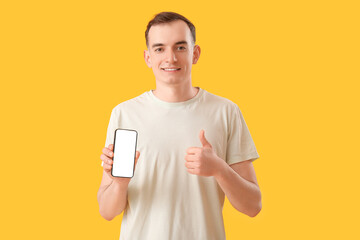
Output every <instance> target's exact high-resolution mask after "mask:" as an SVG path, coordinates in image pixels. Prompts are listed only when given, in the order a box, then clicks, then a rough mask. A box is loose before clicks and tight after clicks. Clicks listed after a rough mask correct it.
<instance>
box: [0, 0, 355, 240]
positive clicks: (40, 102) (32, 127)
mask: <svg viewBox="0 0 360 240" xmlns="http://www.w3.org/2000/svg"><path fill="white" fill-rule="evenodd" d="M356 2H357V1H242V2H239V1H228V0H224V1H219V2H218V1H216V2H211V1H197V2H193V1H188V0H183V1H144V2H138V1H2V2H1V3H0V26H1V29H0V34H1V37H0V41H1V45H0V61H1V62H0V78H1V94H0V97H1V99H0V100H1V101H0V102H1V124H0V127H1V129H0V130H1V163H2V165H1V175H0V178H1V205H0V207H1V209H0V210H1V231H0V239H118V238H119V234H120V224H121V218H122V216H118V217H116V218H115V219H114V220H113V221H111V222H108V221H106V220H104V219H103V218H102V217H101V216H100V214H99V212H98V203H97V200H96V194H97V190H98V187H99V184H100V180H101V175H102V168H101V166H100V164H101V160H100V154H101V149H102V148H103V146H104V143H105V137H106V129H107V125H108V121H109V118H110V113H111V109H112V108H113V107H115V106H116V105H117V104H118V103H120V102H122V101H125V100H127V99H130V98H133V97H135V96H138V95H140V94H142V93H143V92H145V91H148V90H150V89H154V88H155V79H154V76H153V73H152V71H151V69H149V68H148V67H147V66H146V65H145V62H144V60H143V50H144V49H145V38H144V32H145V28H146V25H147V23H148V21H149V20H150V19H151V18H152V17H153V15H154V14H156V13H158V12H160V11H175V12H178V13H180V14H183V15H184V16H185V17H187V18H189V19H190V20H191V21H192V22H193V23H194V24H195V26H196V29H197V44H199V45H200V47H201V49H202V52H201V57H200V60H199V62H198V63H197V64H196V65H194V66H193V75H192V80H193V85H194V86H200V87H202V88H204V89H206V90H207V91H209V92H212V93H214V94H217V95H220V96H223V97H226V98H228V99H230V100H232V101H234V102H235V103H237V104H238V106H239V107H240V109H241V111H242V113H243V115H244V118H245V120H246V123H247V124H248V127H249V129H250V132H251V135H252V137H253V139H254V142H255V144H256V147H257V150H258V152H259V155H260V158H259V159H258V160H257V161H255V162H254V166H255V170H256V174H257V178H258V182H259V185H260V188H261V192H262V203H263V209H262V211H261V212H260V214H259V215H258V216H256V217H255V218H250V217H248V216H246V215H244V214H242V213H239V212H237V211H236V210H235V209H234V208H232V206H231V205H230V204H229V202H228V201H226V203H225V206H224V211H223V212H224V221H225V230H226V235H227V239H230V240H233V239H234V240H236V239H359V238H360V235H359V231H358V227H359V225H358V224H359V220H358V218H359V214H360V209H359V202H360V198H359V194H358V192H359V183H360V181H359V180H360V179H359V170H360V169H359V160H360V159H359V154H358V147H359V133H360V132H359V122H360V121H359V115H358V112H359V102H360V101H359V84H358V82H359V80H360V74H359V66H360V61H359V56H360V51H359V42H360V39H359V35H358V34H359V22H360V21H359V10H360V9H359V6H358V5H356V4H355V3H356Z"/></svg>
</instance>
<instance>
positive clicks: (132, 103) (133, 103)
mask: <svg viewBox="0 0 360 240" xmlns="http://www.w3.org/2000/svg"><path fill="white" fill-rule="evenodd" d="M146 97H147V92H144V93H143V94H141V95H139V96H136V97H134V98H131V99H129V100H126V101H124V102H121V103H119V104H117V105H116V106H115V107H114V108H113V109H112V112H113V113H119V112H120V111H122V110H127V109H130V110H131V109H134V108H136V107H138V106H139V104H142V103H144V102H146Z"/></svg>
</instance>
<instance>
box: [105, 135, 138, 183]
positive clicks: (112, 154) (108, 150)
mask: <svg viewBox="0 0 360 240" xmlns="http://www.w3.org/2000/svg"><path fill="white" fill-rule="evenodd" d="M136 143H137V132H136V131H135V130H130V129H120V128H118V129H116V130H115V133H114V144H109V146H108V147H104V148H103V154H102V155H101V156H100V159H101V160H102V164H101V165H102V166H103V168H104V171H105V172H106V173H108V175H109V176H110V177H111V178H112V179H118V180H120V179H121V178H131V177H133V175H134V169H135V166H136V164H137V160H138V158H139V156H140V152H139V151H136Z"/></svg>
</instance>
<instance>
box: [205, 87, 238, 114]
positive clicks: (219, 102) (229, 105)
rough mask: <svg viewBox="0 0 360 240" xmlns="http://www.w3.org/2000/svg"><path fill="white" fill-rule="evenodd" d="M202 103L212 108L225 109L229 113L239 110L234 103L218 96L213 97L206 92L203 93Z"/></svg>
mask: <svg viewBox="0 0 360 240" xmlns="http://www.w3.org/2000/svg"><path fill="white" fill-rule="evenodd" d="M204 101H205V102H206V103H207V104H210V105H212V106H214V105H215V106H216V107H220V108H224V109H227V110H228V111H230V112H233V111H236V110H237V109H238V108H239V107H238V105H237V104H236V103H235V102H233V101H231V100H230V99H228V98H225V97H222V96H219V95H215V94H213V93H210V92H208V91H205V97H204Z"/></svg>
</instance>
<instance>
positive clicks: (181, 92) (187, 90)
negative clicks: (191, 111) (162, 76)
mask: <svg viewBox="0 0 360 240" xmlns="http://www.w3.org/2000/svg"><path fill="white" fill-rule="evenodd" d="M199 90H200V89H199V88H196V87H193V86H191V82H189V83H188V84H179V85H174V84H171V85H161V84H160V85H158V84H157V85H156V89H155V90H153V94H154V95H155V96H156V97H157V98H159V99H160V100H162V101H165V102H184V101H187V100H189V99H191V98H193V97H195V96H196V94H197V93H198V92H199Z"/></svg>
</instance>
